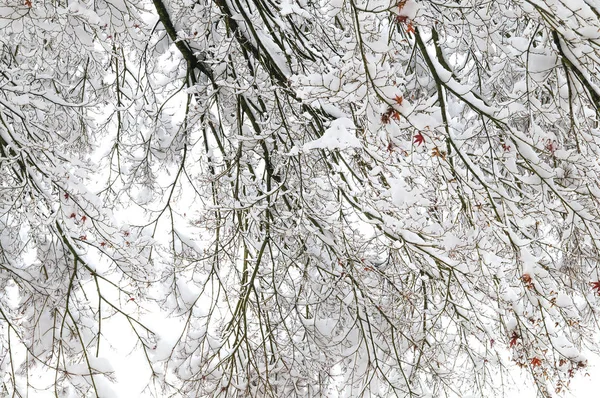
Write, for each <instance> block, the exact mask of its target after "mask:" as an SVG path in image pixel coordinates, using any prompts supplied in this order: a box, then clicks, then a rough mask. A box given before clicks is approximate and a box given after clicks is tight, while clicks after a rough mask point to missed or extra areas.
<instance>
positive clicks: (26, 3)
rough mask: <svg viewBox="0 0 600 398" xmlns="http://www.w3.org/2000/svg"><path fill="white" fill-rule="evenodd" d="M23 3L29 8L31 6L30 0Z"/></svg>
mask: <svg viewBox="0 0 600 398" xmlns="http://www.w3.org/2000/svg"><path fill="white" fill-rule="evenodd" d="M25 5H26V6H27V7H29V8H31V6H32V5H33V4H31V0H25Z"/></svg>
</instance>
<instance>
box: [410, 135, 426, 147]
mask: <svg viewBox="0 0 600 398" xmlns="http://www.w3.org/2000/svg"><path fill="white" fill-rule="evenodd" d="M424 142H425V137H423V134H421V133H418V134H417V135H415V140H414V142H413V144H417V145H421V144H422V143H424Z"/></svg>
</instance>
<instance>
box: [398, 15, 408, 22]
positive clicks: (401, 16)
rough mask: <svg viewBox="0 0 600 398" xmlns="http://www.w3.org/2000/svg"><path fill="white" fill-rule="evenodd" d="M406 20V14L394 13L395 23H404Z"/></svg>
mask: <svg viewBox="0 0 600 398" xmlns="http://www.w3.org/2000/svg"><path fill="white" fill-rule="evenodd" d="M406 21H408V17H407V16H406V15H396V22H397V23H406Z"/></svg>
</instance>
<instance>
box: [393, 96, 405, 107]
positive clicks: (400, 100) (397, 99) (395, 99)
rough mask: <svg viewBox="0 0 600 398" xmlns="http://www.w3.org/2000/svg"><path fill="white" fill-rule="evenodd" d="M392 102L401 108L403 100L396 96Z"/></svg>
mask: <svg viewBox="0 0 600 398" xmlns="http://www.w3.org/2000/svg"><path fill="white" fill-rule="evenodd" d="M394 101H396V103H397V104H398V105H400V106H402V101H404V98H402V97H401V96H399V95H396V96H395V97H394Z"/></svg>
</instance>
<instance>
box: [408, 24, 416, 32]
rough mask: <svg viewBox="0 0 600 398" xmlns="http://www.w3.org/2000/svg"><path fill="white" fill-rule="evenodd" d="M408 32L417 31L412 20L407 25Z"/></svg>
mask: <svg viewBox="0 0 600 398" xmlns="http://www.w3.org/2000/svg"><path fill="white" fill-rule="evenodd" d="M406 33H415V27H414V26H413V24H412V23H410V22H409V23H408V26H407V27H406Z"/></svg>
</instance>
